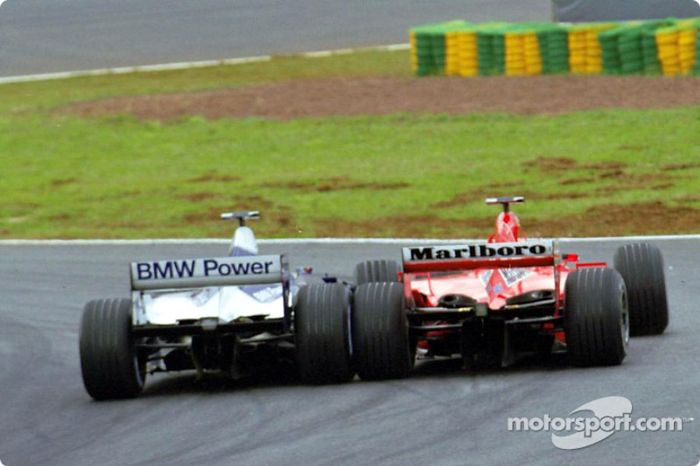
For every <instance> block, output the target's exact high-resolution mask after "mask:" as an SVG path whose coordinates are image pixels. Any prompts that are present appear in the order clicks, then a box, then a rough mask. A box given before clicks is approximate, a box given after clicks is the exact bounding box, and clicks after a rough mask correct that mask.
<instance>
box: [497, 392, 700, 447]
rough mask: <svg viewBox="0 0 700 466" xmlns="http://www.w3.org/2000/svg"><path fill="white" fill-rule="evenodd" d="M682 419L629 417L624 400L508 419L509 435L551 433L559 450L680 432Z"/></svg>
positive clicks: (602, 400) (608, 399)
mask: <svg viewBox="0 0 700 466" xmlns="http://www.w3.org/2000/svg"><path fill="white" fill-rule="evenodd" d="M693 420H694V419H693V418H692V417H691V418H681V417H662V418H659V417H638V418H633V417H632V402H631V401H630V400H629V399H628V398H625V397H624V396H606V397H604V398H598V399H597V400H593V401H590V402H588V403H585V404H582V405H581V406H579V407H578V408H576V409H574V410H573V411H571V412H570V413H569V414H568V415H567V416H566V417H553V416H550V415H549V414H545V415H544V416H542V417H529V418H528V417H509V418H508V426H507V429H508V431H509V432H551V440H552V444H553V445H554V446H555V447H557V448H559V449H561V450H578V449H580V448H586V447H590V446H592V445H595V444H596V443H599V442H602V441H603V440H605V439H607V438H609V437H611V436H612V435H613V434H615V433H616V432H645V433H648V432H683V426H684V424H685V423H689V422H692V421H693Z"/></svg>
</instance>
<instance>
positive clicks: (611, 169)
mask: <svg viewBox="0 0 700 466" xmlns="http://www.w3.org/2000/svg"><path fill="white" fill-rule="evenodd" d="M521 165H522V166H523V168H524V169H526V170H529V169H532V168H535V169H537V170H539V171H542V172H552V171H571V170H576V169H586V170H594V171H598V172H602V176H603V177H605V178H610V177H613V176H615V175H616V174H621V173H622V172H623V170H624V169H625V168H626V167H627V164H626V163H624V162H617V161H602V162H592V163H584V164H580V163H578V161H577V160H574V159H572V158H569V157H546V156H540V157H536V158H534V159H532V160H525V161H524V162H522V163H521ZM599 176H601V175H599Z"/></svg>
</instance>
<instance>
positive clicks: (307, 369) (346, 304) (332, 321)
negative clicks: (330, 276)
mask: <svg viewBox="0 0 700 466" xmlns="http://www.w3.org/2000/svg"><path fill="white" fill-rule="evenodd" d="M349 327H350V300H349V297H348V294H347V292H346V289H345V286H343V285H342V284H340V283H318V284H313V285H308V286H305V287H303V288H301V290H299V297H298V301H297V305H296V308H295V310H294V331H295V334H296V358H297V366H298V368H299V375H300V376H301V379H302V381H303V382H305V383H311V384H325V383H342V382H348V381H349V380H351V379H352V378H353V377H354V375H355V372H354V370H353V369H352V361H351V356H350V351H351V349H350V328H349Z"/></svg>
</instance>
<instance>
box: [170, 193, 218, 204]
mask: <svg viewBox="0 0 700 466" xmlns="http://www.w3.org/2000/svg"><path fill="white" fill-rule="evenodd" d="M219 196H220V194H216V193H207V192H201V193H189V194H183V195H181V196H179V197H180V199H184V200H186V201H191V202H200V201H206V200H208V199H214V198H217V197H219Z"/></svg>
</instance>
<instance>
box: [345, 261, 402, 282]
mask: <svg viewBox="0 0 700 466" xmlns="http://www.w3.org/2000/svg"><path fill="white" fill-rule="evenodd" d="M399 272H401V267H400V266H399V264H398V262H396V261H391V260H373V261H365V262H360V263H359V264H357V265H356V266H355V284H356V285H357V286H360V285H363V284H365V283H374V282H396V283H398V281H399V277H398V274H399Z"/></svg>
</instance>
